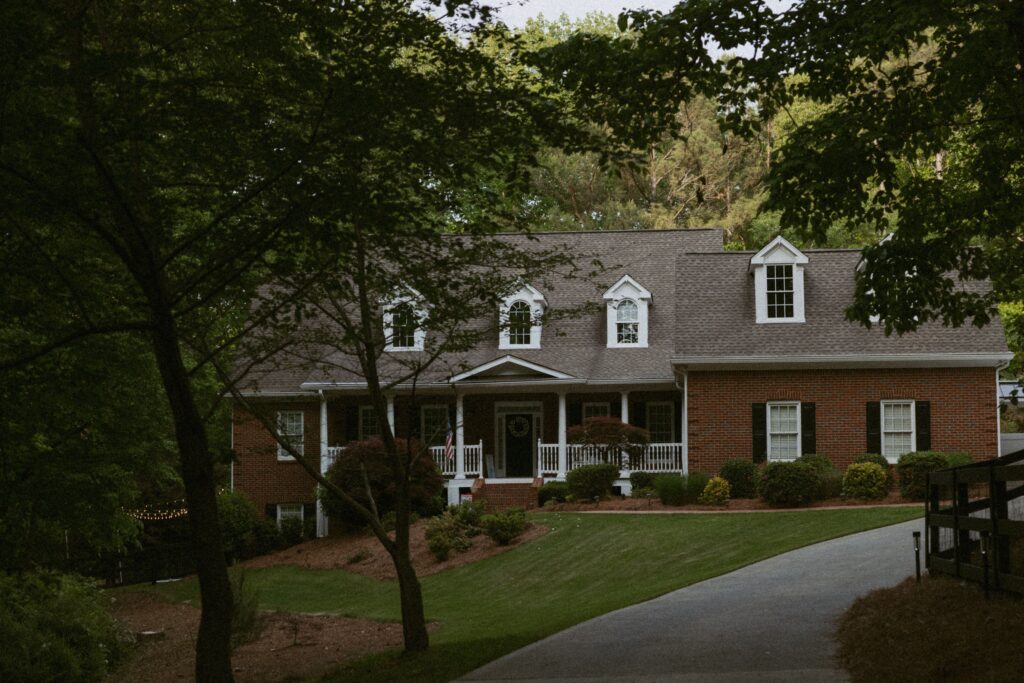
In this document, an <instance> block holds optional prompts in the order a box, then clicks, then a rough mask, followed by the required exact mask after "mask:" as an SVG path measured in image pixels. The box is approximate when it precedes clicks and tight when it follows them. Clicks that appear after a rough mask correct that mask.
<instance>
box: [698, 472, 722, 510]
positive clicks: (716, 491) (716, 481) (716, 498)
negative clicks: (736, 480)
mask: <svg viewBox="0 0 1024 683" xmlns="http://www.w3.org/2000/svg"><path fill="white" fill-rule="evenodd" d="M698 502H699V503H701V504H702V505H725V504H726V503H728V502H729V482H728V481H726V480H725V479H723V478H722V477H711V479H709V480H708V483H707V485H706V486H705V487H704V490H703V491H702V492H701V494H700V498H698Z"/></svg>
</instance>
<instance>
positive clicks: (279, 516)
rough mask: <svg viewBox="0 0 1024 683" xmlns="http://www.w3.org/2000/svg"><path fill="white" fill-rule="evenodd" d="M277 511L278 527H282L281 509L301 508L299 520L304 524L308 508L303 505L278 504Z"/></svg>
mask: <svg viewBox="0 0 1024 683" xmlns="http://www.w3.org/2000/svg"><path fill="white" fill-rule="evenodd" d="M275 507H276V511H277V526H281V520H282V519H283V518H282V517H281V508H285V507H297V508H299V520H300V521H302V522H305V521H306V506H305V505H303V504H302V503H278V504H277V505H276V506H275Z"/></svg>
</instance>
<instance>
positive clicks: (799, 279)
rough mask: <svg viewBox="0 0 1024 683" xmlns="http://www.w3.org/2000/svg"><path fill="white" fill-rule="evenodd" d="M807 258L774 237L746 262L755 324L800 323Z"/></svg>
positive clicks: (802, 313)
mask: <svg viewBox="0 0 1024 683" xmlns="http://www.w3.org/2000/svg"><path fill="white" fill-rule="evenodd" d="M806 264H807V256H805V255H804V253H803V252H801V251H800V250H799V249H797V248H796V247H794V246H793V245H792V244H790V243H789V242H788V241H787V240H786V239H785V238H783V237H776V238H775V239H774V240H772V241H771V242H770V243H769V244H768V245H767V246H766V247H765V248H764V249H762V250H761V251H759V252H757V254H755V255H754V256H753V257H752V258H751V259H750V267H751V269H752V270H753V272H754V305H755V310H756V316H757V322H759V323H802V322H804V266H805V265H806Z"/></svg>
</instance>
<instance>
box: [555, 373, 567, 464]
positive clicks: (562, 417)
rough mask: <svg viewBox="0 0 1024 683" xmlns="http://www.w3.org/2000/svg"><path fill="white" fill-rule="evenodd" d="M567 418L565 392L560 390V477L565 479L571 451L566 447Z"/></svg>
mask: <svg viewBox="0 0 1024 683" xmlns="http://www.w3.org/2000/svg"><path fill="white" fill-rule="evenodd" d="M565 423H566V418H565V392H564V391H560V392H558V474H557V475H556V476H557V478H558V479H565V472H566V470H567V469H568V468H569V453H568V448H567V447H566V438H565V431H566V424H565Z"/></svg>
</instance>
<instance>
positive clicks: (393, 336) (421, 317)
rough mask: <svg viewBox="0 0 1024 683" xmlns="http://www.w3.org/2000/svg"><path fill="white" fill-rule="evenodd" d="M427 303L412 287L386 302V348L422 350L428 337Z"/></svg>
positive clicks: (390, 349)
mask: <svg viewBox="0 0 1024 683" xmlns="http://www.w3.org/2000/svg"><path fill="white" fill-rule="evenodd" d="M427 308H428V307H427V305H426V304H425V303H424V301H423V295H422V294H420V293H419V292H417V291H416V290H415V289H412V288H411V287H409V288H406V289H405V290H404V291H401V292H399V293H397V294H395V295H394V296H392V297H391V298H390V299H388V300H386V301H385V302H384V316H383V322H384V350H385V351H422V350H423V348H424V345H425V342H426V338H427V331H426V330H425V329H424V323H425V322H426V319H427Z"/></svg>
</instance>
